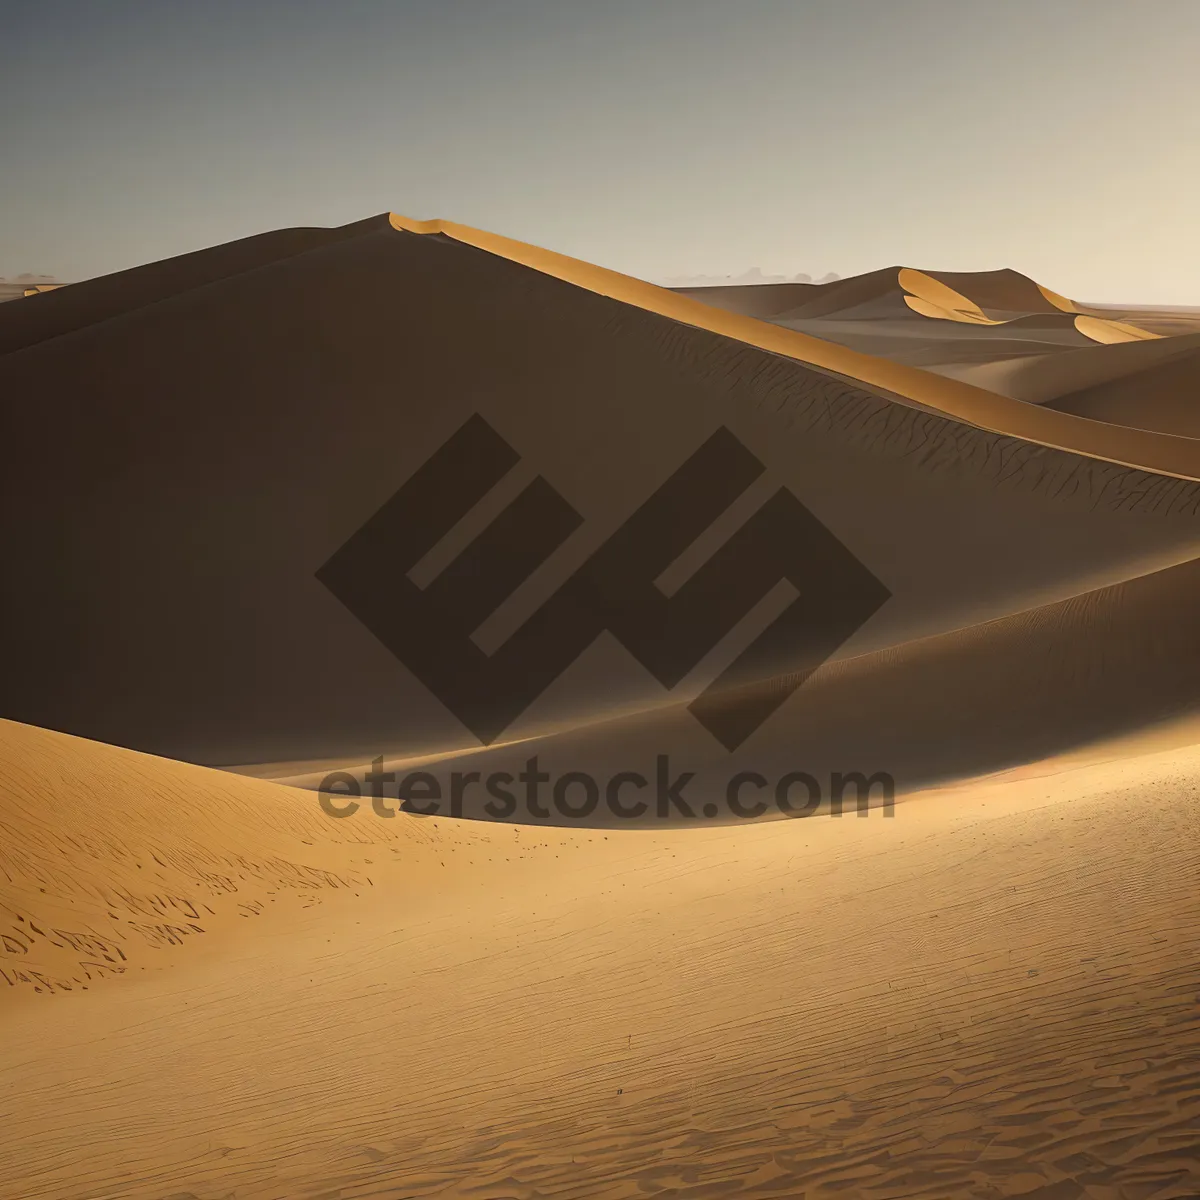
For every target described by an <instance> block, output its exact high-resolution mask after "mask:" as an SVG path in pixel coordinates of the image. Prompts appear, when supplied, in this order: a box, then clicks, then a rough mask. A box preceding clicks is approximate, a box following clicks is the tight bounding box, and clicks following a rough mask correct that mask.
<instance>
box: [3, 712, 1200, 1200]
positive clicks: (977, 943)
mask: <svg viewBox="0 0 1200 1200" xmlns="http://www.w3.org/2000/svg"><path fill="white" fill-rule="evenodd" d="M2 745H3V754H4V756H5V762H6V768H8V769H6V771H5V785H4V791H3V804H4V809H3V812H4V822H5V828H6V840H5V845H4V850H3V858H2V861H3V864H4V869H5V872H6V873H7V876H8V877H9V879H10V880H11V879H12V878H13V877H14V875H15V879H16V884H17V887H18V888H20V889H23V890H22V891H21V896H22V898H21V900H20V902H19V905H18V910H19V911H18V913H17V914H16V917H15V918H14V916H13V915H12V914H11V913H6V914H5V920H6V923H7V924H8V925H11V926H12V927H13V929H14V930H15V936H17V937H19V938H21V939H25V938H27V937H28V931H29V930H30V929H31V928H32V927H33V926H34V925H37V927H38V928H39V929H42V930H43V931H44V932H45V935H46V937H45V939H44V941H50V940H55V939H57V940H60V941H63V940H65V937H66V934H65V933H64V932H59V930H60V928H64V927H65V928H67V929H73V930H75V931H76V932H78V930H79V928H80V927H81V926H85V927H86V926H89V925H93V924H94V925H98V926H100V927H102V928H104V930H105V933H104V940H105V944H106V945H107V946H109V947H110V948H116V949H123V950H124V952H125V955H126V957H125V959H124V960H123V961H120V963H119V965H117V964H113V968H112V970H113V971H120V972H121V974H120V975H114V974H112V973H111V972H110V971H105V972H103V973H101V972H99V971H96V970H94V969H93V968H92V967H91V965H90V964H88V965H85V966H81V967H77V968H76V971H75V979H74V982H73V984H72V990H71V991H70V992H67V991H63V990H59V989H58V988H57V987H56V989H55V992H54V994H52V995H51V994H49V993H45V994H42V995H36V994H34V993H33V992H32V991H31V989H30V988H29V987H28V986H24V987H21V988H16V989H4V990H3V991H2V992H0V1003H3V1004H4V1005H5V1013H4V1021H5V1026H6V1037H5V1039H4V1042H3V1048H2V1049H0V1077H2V1079H3V1085H4V1089H5V1094H6V1095H9V1096H20V1098H21V1103H20V1106H19V1107H17V1108H14V1109H10V1111H9V1114H8V1116H7V1119H6V1121H5V1124H4V1128H3V1132H0V1148H2V1156H3V1160H4V1162H5V1165H6V1177H5V1178H6V1181H5V1183H4V1184H0V1193H2V1194H4V1195H6V1196H10V1195H11V1196H13V1197H17V1196H20V1197H22V1198H23V1200H30V1198H32V1197H64V1198H65V1197H72V1198H73V1197H78V1196H80V1195H83V1194H86V1195H87V1196H89V1197H92V1198H94V1200H103V1198H107V1197H142V1196H146V1197H150V1196H159V1197H160V1196H184V1195H194V1196H216V1195H222V1196H224V1195H236V1196H238V1197H258V1196H261V1197H282V1196H290V1197H318V1196H329V1195H333V1194H338V1195H346V1196H349V1195H368V1194H372V1195H407V1196H426V1195H428V1196H435V1195H436V1196H444V1197H459V1196H462V1197H465V1196H475V1197H494V1198H500V1197H533V1196H535V1195H536V1196H584V1195H587V1196H596V1197H626V1196H628V1197H632V1196H636V1195H642V1194H647V1193H648V1194H652V1195H653V1194H659V1195H689V1196H695V1197H708V1196H726V1195H743V1194H744V1195H754V1196H767V1195H780V1196H799V1195H806V1196H811V1197H825V1196H834V1195H844V1194H846V1192H847V1189H848V1190H849V1192H850V1194H853V1195H855V1196H864V1197H895V1196H900V1195H911V1196H930V1195H940V1196H950V1195H955V1196H959V1195H974V1196H1018V1195H1020V1196H1029V1197H1040V1198H1044V1200H1048V1198H1050V1197H1084V1196H1127V1195H1128V1196H1133V1195H1146V1194H1153V1195H1155V1196H1162V1197H1177V1198H1179V1200H1184V1198H1185V1197H1191V1196H1194V1195H1195V1194H1196V1190H1197V1187H1198V1186H1200V1167H1198V1166H1197V1163H1198V1162H1200V1157H1198V1156H1197V1154H1196V1149H1197V1144H1196V1137H1197V1135H1196V1128H1197V1125H1196V1118H1197V1112H1196V1106H1197V1103H1198V1101H1200V1097H1198V1094H1197V1091H1196V1087H1195V1083H1196V1070H1197V1063H1198V1056H1200V1018H1198V1015H1197V1014H1198V1013H1200V1009H1198V1008H1197V1004H1196V1000H1197V985H1198V982H1200V981H1198V978H1197V974H1196V944H1195V936H1196V932H1195V931H1196V929H1197V927H1198V921H1200V893H1197V890H1196V888H1195V879H1196V873H1197V870H1198V869H1200V859H1198V857H1197V854H1198V851H1197V846H1198V845H1200V843H1198V842H1197V833H1198V832H1200V830H1198V828H1197V823H1198V820H1200V807H1198V805H1200V751H1198V750H1197V749H1196V748H1195V747H1187V748H1181V749H1179V748H1177V749H1168V750H1161V749H1160V750H1157V751H1155V752H1152V753H1144V754H1140V755H1139V754H1137V753H1136V751H1130V749H1129V748H1128V747H1125V748H1123V752H1122V757H1121V758H1119V759H1118V760H1116V761H1107V762H1097V763H1093V764H1091V765H1087V766H1074V767H1069V766H1068V767H1062V766H1061V765H1060V768H1059V769H1058V770H1057V771H1055V768H1054V765H1053V764H1051V765H1050V767H1049V772H1050V773H1047V774H1044V775H1042V776H1041V777H1033V778H1025V779H1018V780H1015V781H1014V780H998V781H988V780H983V781H979V782H978V783H975V784H973V785H971V786H969V787H960V788H958V789H953V790H948V791H943V792H940V793H929V794H926V795H921V796H914V797H912V798H911V799H909V800H908V801H906V802H904V803H901V804H899V805H898V806H897V808H896V812H895V816H894V817H892V818H891V819H890V820H889V819H886V818H883V817H880V816H877V815H872V816H871V817H869V818H867V819H858V818H851V817H844V818H842V819H841V820H840V821H839V820H834V819H830V818H813V819H810V820H806V821H791V822H784V823H770V824H765V825H750V826H744V827H740V828H737V829H732V830H731V829H698V830H679V831H675V832H674V833H671V832H665V833H664V832H660V833H653V832H632V833H631V832H614V833H612V834H610V835H608V836H607V838H605V837H604V836H601V835H599V834H597V833H594V832H590V831H589V832H581V831H564V830H553V829H546V830H543V829H536V828H529V827H525V828H515V827H504V826H494V825H493V826H480V825H477V824H468V825H466V826H464V825H462V824H461V823H452V822H443V821H440V820H438V819H436V818H434V819H429V820H421V819H419V818H414V817H403V816H402V817H401V818H399V819H397V820H395V821H394V822H383V821H380V820H378V819H376V818H373V817H368V818H364V819H362V820H359V819H357V818H356V819H354V820H347V821H343V822H335V821H330V820H328V819H327V818H323V817H321V816H320V815H319V814H318V813H317V810H316V805H315V803H314V802H313V798H312V797H311V795H310V794H305V793H300V792H294V791H291V790H289V789H284V788H279V787H277V786H274V785H270V784H266V783H261V782H255V781H247V780H236V779H231V778H230V777H228V776H225V775H221V774H218V773H215V772H212V771H208V770H204V769H201V768H191V767H186V766H182V765H179V764H172V763H166V762H162V761H159V760H151V759H147V758H144V757H142V756H138V755H134V754H131V753H129V752H126V751H119V750H113V749H110V748H105V747H100V746H96V745H94V744H90V743H86V742H82V741H78V740H72V739H67V738H64V737H62V736H61V735H51V734H48V733H45V732H42V731H36V730H31V729H28V728H25V727H19V726H13V725H6V726H5V727H4V730H3V743H2ZM13 765H16V766H18V767H20V768H21V770H20V772H19V773H17V774H16V775H14V773H13V771H12V770H11V767H12V766H13ZM47 779H51V780H53V781H54V782H55V786H54V787H52V788H48V787H46V780H47ZM48 800H49V801H50V803H51V805H52V807H51V808H50V809H49V810H47V801H48ZM101 807H102V808H103V811H104V813H105V819H104V821H103V822H102V823H97V824H95V825H92V824H91V823H90V822H89V821H88V820H87V819H86V817H87V814H94V813H95V812H96V810H97V809H98V808H101ZM164 812H170V813H171V814H173V816H172V819H171V820H170V822H169V823H168V822H164V821H162V820H159V821H158V822H157V828H156V829H155V830H154V832H153V834H152V835H150V834H149V833H148V829H147V827H146V825H145V824H144V821H145V818H146V817H147V816H148V815H152V814H155V813H157V814H159V815H160V816H161V814H162V813H164ZM189 814H190V815H189ZM205 816H211V817H219V818H220V819H221V820H222V821H223V820H225V819H228V818H231V817H232V819H233V820H234V824H233V825H232V826H231V828H233V829H236V830H237V832H238V835H239V837H240V838H242V839H245V843H246V844H245V846H244V850H242V851H241V852H240V853H239V854H238V855H237V857H236V860H235V861H232V862H231V861H230V857H231V847H232V844H233V843H231V840H230V838H229V837H228V835H227V832H226V831H225V830H224V829H222V828H221V826H220V824H219V823H217V822H214V821H206V820H205V819H204V818H205ZM348 828H350V829H352V834H351V833H349V832H347V830H348ZM68 831H73V832H68ZM350 836H353V837H354V838H356V839H360V840H358V841H357V842H355V843H350V842H348V841H347V840H346V839H348V838H349V837H350ZM335 839H336V840H335ZM285 855H286V856H287V859H288V861H290V862H293V863H305V864H306V865H307V867H308V868H309V869H310V870H314V869H315V870H318V871H320V870H324V871H325V872H327V879H328V880H330V881H331V880H332V879H333V878H334V877H338V878H339V879H348V876H349V873H350V872H351V871H352V872H353V874H354V882H353V883H352V885H351V886H348V887H346V886H343V887H336V886H333V885H332V883H331V882H329V883H322V882H320V881H319V880H317V879H316V878H314V879H312V880H311V881H310V882H309V883H308V884H307V885H306V886H299V887H298V886H297V882H298V876H297V874H296V872H295V870H294V868H292V867H286V868H283V867H281V866H280V863H281V862H282V859H283V856H285ZM156 860H157V861H156ZM214 867H215V868H216V869H215V870H214ZM47 872H49V873H50V874H51V876H52V877H54V878H57V879H59V880H61V879H62V878H63V877H64V876H68V877H75V878H77V879H78V881H79V883H78V887H77V888H76V889H75V892H76V896H77V899H76V903H75V910H74V912H73V913H72V915H71V916H69V917H68V916H66V915H65V914H64V913H63V910H62V908H61V907H60V906H59V905H58V904H57V903H56V901H55V899H54V898H47V897H48V896H50V892H49V891H47V892H46V893H42V892H41V891H39V890H38V889H39V887H41V886H44V883H41V882H40V881H42V880H45V879H46V877H47V876H46V873H47ZM368 878H369V879H370V883H369V884H368V883H367V882H366V880H367V879H368ZM226 880H227V881H228V883H227V882H226ZM100 881H103V884H104V887H105V888H107V889H109V890H110V891H111V893H112V895H111V896H108V897H103V898H102V897H101V895H100V894H98V893H96V892H95V891H94V890H93V885H94V884H95V883H97V882H100ZM229 884H232V886H233V887H235V888H236V891H230V890H229ZM12 886H13V884H12V882H10V883H9V885H8V887H9V888H11V887H12ZM54 890H55V891H56V892H58V891H59V890H60V889H59V888H55V889H54ZM158 893H161V894H162V897H163V899H164V900H165V901H167V902H168V903H170V902H173V906H174V908H175V909H176V910H178V908H179V907H180V906H190V908H191V910H192V911H194V912H196V913H197V914H199V916H200V919H199V921H197V922H195V924H197V925H199V926H201V927H202V928H204V930H205V932H204V933H203V934H201V933H192V934H190V935H189V936H187V937H186V938H184V939H182V945H173V946H172V945H164V944H162V943H161V942H159V941H156V940H153V939H147V937H146V936H145V933H144V930H143V928H142V926H144V925H145V924H146V923H147V922H148V921H149V920H151V919H152V918H149V917H147V916H144V915H143V910H144V906H145V905H147V904H149V903H151V902H150V899H149V898H150V897H151V896H153V895H155V894H158ZM8 894H9V893H8V892H6V900H7V898H8ZM318 901H319V902H318ZM210 907H211V908H214V909H216V913H215V914H214V915H212V916H210V915H209V913H208V911H207V910H208V909H209V908H210ZM110 908H111V909H112V910H113V916H114V917H115V918H116V919H115V920H113V919H112V918H110V916H109V915H108V910H109V909H110ZM235 912H244V913H246V914H247V916H246V917H245V919H240V918H234V917H233V916H232V914H233V913H235ZM251 913H254V914H261V915H253V916H251V915H249V914H251ZM162 915H163V914H161V913H160V919H161V918H162ZM139 917H140V918H141V920H140V921H139V920H138V918H139ZM21 918H23V919H21ZM168 919H170V920H172V921H178V920H179V919H180V918H179V917H178V916H177V915H173V914H172V915H170V916H169V918H168ZM42 944H44V942H42V943H39V944H38V945H39V948H38V949H32V948H31V950H30V953H31V954H35V953H36V954H40V955H41V959H40V961H41V962H42V963H43V966H44V967H46V968H47V970H52V968H51V967H50V959H49V956H48V955H47V953H46V952H45V951H42V950H41V949H40V946H41V945H42ZM55 953H59V952H58V951H55ZM19 957H22V956H14V955H12V954H9V955H7V956H6V958H5V962H6V964H7V969H8V970H9V972H10V973H11V970H12V962H13V959H14V958H19ZM114 957H115V956H114ZM59 962H60V968H61V966H62V965H63V964H64V963H65V959H61V958H60V960H59ZM64 973H65V972H64V971H63V970H62V969H60V970H59V971H58V975H62V974H64ZM89 975H90V978H89ZM102 975H103V977H102ZM80 979H82V980H84V981H85V982H87V983H88V985H89V991H88V992H86V993H84V992H82V991H81V990H80V986H81V985H80ZM15 1181H19V1182H17V1183H16V1186H15V1187H14V1186H13V1185H14V1182H15ZM339 1189H340V1190H339Z"/></svg>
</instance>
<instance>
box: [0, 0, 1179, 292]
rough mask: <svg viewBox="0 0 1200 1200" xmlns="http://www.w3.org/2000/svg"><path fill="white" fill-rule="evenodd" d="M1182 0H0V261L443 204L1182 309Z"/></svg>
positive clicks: (30, 261) (756, 257) (685, 260)
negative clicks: (957, 273) (979, 274)
mask: <svg viewBox="0 0 1200 1200" xmlns="http://www.w3.org/2000/svg"><path fill="white" fill-rule="evenodd" d="M1198 61H1200V0H1140V2H1139V3H1129V2H1128V0H788V2H783V0H721V2H717V0H552V2H548V3H547V2H542V0H387V2H385V0H338V2H337V3H333V2H327V0H321V2H315V0H236V2H234V3H230V2H227V0H203V2H198V0H104V2H103V3H100V2H98V0H0V276H7V277H8V278H13V277H14V276H16V275H17V274H19V273H21V272H32V273H36V274H49V275H54V276H56V277H57V278H59V279H62V280H68V281H72V280H78V279H83V278H88V277H90V276H94V275H99V274H105V273H107V272H110V271H115V270H120V269H122V268H125V267H129V266H135V265H137V264H139V263H143V262H149V261H153V260H155V259H159V258H165V257H168V256H170V255H173V254H180V253H185V252H187V251H189V250H194V249H198V248H200V247H202V246H207V245H213V244H216V243H219V242H224V241H229V240H232V239H234V238H238V237H244V236H247V235H250V234H254V233H259V232H262V231H264V230H267V229H274V228H280V227H283V226H290V225H337V224H342V223H345V222H348V221H354V220H358V219H361V218H363V217H366V216H370V215H372V214H375V213H380V212H386V211H394V212H400V213H403V214H405V215H407V216H412V217H418V218H431V217H443V218H447V219H450V220H455V221H459V222H462V223H465V224H468V225H474V226H477V227H480V228H483V229H487V230H491V231H493V232H497V233H501V234H505V235H507V236H510V237H515V238H519V239H521V240H523V241H528V242H533V243H536V244H537V245H541V246H546V247H549V248H551V249H553V250H558V251H561V252H563V253H566V254H571V255H574V256H576V257H579V258H583V259H587V260H590V261H592V262H597V263H601V264H603V265H604V266H608V267H613V268H616V269H617V270H621V271H625V272H628V273H630V274H633V275H637V276H640V277H642V278H647V279H653V280H664V279H668V278H677V277H680V276H688V275H725V274H734V275H738V274H742V273H743V272H745V271H747V270H748V269H749V268H752V267H758V268H760V269H761V270H762V271H764V272H765V273H767V274H788V275H791V274H795V273H797V272H806V273H808V274H811V275H812V276H814V277H818V276H821V275H824V274H825V273H826V272H829V271H835V272H837V273H838V274H840V275H842V276H848V275H853V274H857V273H859V272H862V271H868V270H873V269H875V268H877V267H883V266H888V265H892V264H902V265H907V266H915V267H918V268H925V269H937V270H986V269H993V268H997V267H1004V266H1007V267H1013V268H1015V269H1017V270H1020V271H1023V272H1025V273H1027V274H1029V275H1032V276H1033V277H1034V278H1036V279H1037V280H1038V281H1039V282H1041V283H1043V284H1046V285H1047V286H1049V287H1052V288H1054V289H1055V290H1057V291H1059V292H1063V293H1065V294H1067V295H1069V296H1071V297H1073V298H1075V299H1079V300H1085V301H1088V300H1090V301H1094V302H1106V301H1107V302H1114V303H1117V302H1124V303H1161V304H1193V305H1200V236H1198V235H1197V231H1198V227H1200V70H1198V69H1197V67H1196V63H1197V62H1198Z"/></svg>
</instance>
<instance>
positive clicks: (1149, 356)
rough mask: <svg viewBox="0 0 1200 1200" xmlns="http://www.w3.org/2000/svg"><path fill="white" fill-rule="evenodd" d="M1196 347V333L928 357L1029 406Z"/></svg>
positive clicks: (1131, 374)
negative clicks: (1004, 353) (965, 357)
mask: <svg viewBox="0 0 1200 1200" xmlns="http://www.w3.org/2000/svg"><path fill="white" fill-rule="evenodd" d="M1197 347H1200V334H1186V335H1184V334H1181V335H1179V336H1176V337H1164V338H1155V339H1152V340H1142V339H1139V340H1136V341H1128V342H1119V343H1114V344H1111V345H1107V346H1089V347H1087V348H1085V349H1072V350H1069V351H1059V350H1057V349H1055V350H1054V351H1052V352H1051V353H1041V354H1029V355H1013V356H1012V357H1004V358H988V357H987V356H986V353H984V354H981V355H980V357H979V359H978V360H977V361H974V362H970V361H958V362H954V363H949V362H946V361H945V359H946V356H945V355H944V354H942V355H939V350H938V349H937V348H936V347H935V348H931V349H930V351H929V354H928V358H929V361H931V362H939V361H940V365H939V366H938V367H937V368H936V369H938V370H941V371H943V372H945V373H946V374H951V375H953V376H954V377H956V378H961V379H964V380H966V381H968V382H970V383H974V384H976V385H977V386H979V387H985V388H988V389H989V390H991V391H995V392H1001V393H1003V394H1004V395H1006V396H1012V397H1014V398H1015V399H1018V400H1025V401H1027V402H1029V403H1031V404H1045V403H1046V402H1047V401H1051V400H1056V399H1058V397H1060V396H1067V395H1070V394H1071V393H1072V392H1080V391H1084V390H1086V389H1089V388H1092V387H1095V386H1096V385H1097V384H1105V383H1110V382H1114V381H1116V380H1122V379H1123V380H1127V381H1128V382H1129V383H1130V384H1132V383H1133V382H1134V381H1135V379H1136V378H1137V376H1138V375H1139V373H1140V372H1141V371H1144V370H1147V369H1150V368H1153V367H1156V366H1158V365H1160V364H1163V363H1166V362H1168V361H1170V360H1171V359H1175V358H1180V357H1183V356H1185V355H1187V354H1190V353H1191V352H1193V351H1194V350H1196V349H1197ZM955 357H956V358H958V357H959V356H957V355H956V356H955ZM1117 423H1118V424H1121V423H1122V422H1119V421H1118V422H1117Z"/></svg>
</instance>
